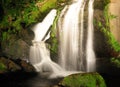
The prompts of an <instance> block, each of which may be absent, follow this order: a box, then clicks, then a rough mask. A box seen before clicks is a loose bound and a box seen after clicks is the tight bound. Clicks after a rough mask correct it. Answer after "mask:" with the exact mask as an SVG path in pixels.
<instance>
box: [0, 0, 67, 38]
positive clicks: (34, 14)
mask: <svg viewBox="0 0 120 87" xmlns="http://www.w3.org/2000/svg"><path fill="white" fill-rule="evenodd" d="M61 1H66V0H59V1H57V0H19V1H18V0H1V1H0V6H1V7H0V9H2V14H0V15H1V16H2V19H1V20H0V31H1V32H2V33H1V34H0V37H1V38H0V40H6V39H8V38H9V36H10V35H11V34H15V35H19V32H20V31H21V30H22V29H25V28H26V27H28V26H30V25H31V24H34V23H36V22H38V21H42V20H43V18H44V17H45V16H46V14H47V13H48V12H49V11H50V10H51V9H53V8H58V7H59V4H58V3H60V2H61ZM18 37H19V36H18Z"/></svg>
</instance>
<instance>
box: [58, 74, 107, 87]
mask: <svg viewBox="0 0 120 87" xmlns="http://www.w3.org/2000/svg"><path fill="white" fill-rule="evenodd" d="M60 85H62V86H63V87H106V84H105V82H104V79H103V78H102V77H101V76H100V75H99V74H98V73H81V74H73V75H70V76H67V77H65V78H64V79H63V80H62V81H61V82H60Z"/></svg>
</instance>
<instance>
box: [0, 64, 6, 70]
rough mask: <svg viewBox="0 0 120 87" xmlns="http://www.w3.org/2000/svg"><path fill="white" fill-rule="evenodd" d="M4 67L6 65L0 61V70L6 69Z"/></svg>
mask: <svg viewBox="0 0 120 87" xmlns="http://www.w3.org/2000/svg"><path fill="white" fill-rule="evenodd" d="M6 69H7V67H6V66H5V65H4V64H3V63H1V62H0V70H6Z"/></svg>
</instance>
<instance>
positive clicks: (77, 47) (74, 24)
mask: <svg viewBox="0 0 120 87" xmlns="http://www.w3.org/2000/svg"><path fill="white" fill-rule="evenodd" d="M86 2H87V1H86V0H73V3H72V4H71V5H68V6H66V7H65V8H64V9H63V11H62V13H61V15H60V18H59V21H58V28H59V35H60V36H59V38H60V40H59V41H60V42H59V43H60V46H59V49H60V50H59V52H60V53H59V54H60V59H59V64H60V65H61V67H63V68H64V69H65V70H69V71H71V70H75V71H77V70H82V71H87V72H90V71H94V70H95V54H94V50H93V34H94V33H93V32H94V31H93V2H94V0H89V3H88V29H87V32H88V34H87V41H86V42H87V43H84V41H83V40H84V34H85V33H84V9H85V5H86ZM85 44H86V48H85V47H84V45H85Z"/></svg>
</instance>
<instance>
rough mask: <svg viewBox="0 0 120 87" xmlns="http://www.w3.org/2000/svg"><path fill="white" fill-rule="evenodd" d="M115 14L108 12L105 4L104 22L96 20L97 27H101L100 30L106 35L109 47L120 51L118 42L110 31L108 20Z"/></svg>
mask: <svg viewBox="0 0 120 87" xmlns="http://www.w3.org/2000/svg"><path fill="white" fill-rule="evenodd" d="M116 17H117V16H115V15H112V14H110V13H108V5H106V7H105V9H104V18H105V24H103V23H102V22H100V21H99V22H98V27H99V28H100V29H101V31H102V32H104V34H105V35H106V37H107V38H108V41H107V42H108V44H109V45H110V46H111V49H113V50H114V51H116V52H120V44H119V43H118V41H117V40H116V39H115V38H114V36H113V34H112V33H111V32H110V23H109V21H110V20H112V19H114V18H116Z"/></svg>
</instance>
